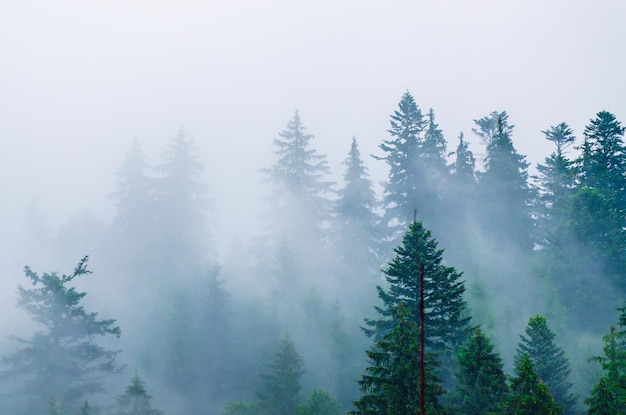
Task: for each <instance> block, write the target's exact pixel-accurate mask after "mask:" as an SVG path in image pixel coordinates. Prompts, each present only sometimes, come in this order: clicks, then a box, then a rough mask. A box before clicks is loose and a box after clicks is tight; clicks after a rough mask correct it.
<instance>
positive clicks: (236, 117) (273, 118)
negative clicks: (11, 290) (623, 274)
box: [0, 0, 626, 242]
mask: <svg viewBox="0 0 626 415" xmlns="http://www.w3.org/2000/svg"><path fill="white" fill-rule="evenodd" d="M625 19H626V2H623V1H617V0H616V1H603V0H600V1H593V2H592V1H561V0H559V1H528V0H525V1H504V0H499V1H495V0H490V1H487V0H480V1H471V2H470V1H461V0H457V1H443V0H439V1H435V0H428V1H417V0H414V1H399V0H391V1H390V0H387V1H363V0H361V1H338V0H335V1H330V0H316V1H306V2H304V1H286V0H280V1H279V0H270V1H260V0H259V1H252V0H247V1H233V0H231V1H221V0H220V1H210V0H209V1H180V0H178V1H132V0H127V1H113V0H109V1H98V0H80V1H78V0H77V1H66V0H58V1H30V0H20V1H8V0H5V1H3V2H1V3H0V53H1V55H0V56H1V58H0V143H1V147H0V148H1V150H0V189H1V191H2V194H3V196H2V207H0V213H1V214H2V219H0V226H2V227H5V229H13V230H16V227H17V224H19V221H20V220H22V218H21V216H20V215H21V214H22V213H21V212H22V210H23V209H24V208H25V207H26V206H28V205H29V204H30V203H32V202H33V201H38V202H39V204H40V206H41V207H42V210H44V212H45V213H46V214H47V215H48V216H49V219H50V220H51V221H53V222H54V221H64V220H66V219H67V217H68V216H69V215H70V214H73V213H76V212H78V211H80V210H81V209H90V210H92V211H94V212H95V214H96V215H98V216H99V217H102V218H103V219H104V220H106V219H107V215H110V213H111V203H110V200H109V199H107V195H108V194H110V193H111V192H112V191H113V189H114V171H115V169H116V168H117V166H118V164H119V162H120V161H121V159H122V158H123V157H124V155H125V153H126V151H127V149H128V147H129V145H130V143H131V141H132V140H133V139H135V138H137V139H139V140H140V141H141V142H142V144H143V145H144V148H145V150H146V152H147V154H148V157H149V161H150V162H152V163H153V162H156V161H157V159H158V155H159V152H160V151H161V149H162V148H163V145H164V143H165V142H166V141H167V140H169V139H170V137H172V136H173V135H175V134H176V133H177V131H178V128H179V125H180V124H181V123H183V124H184V125H185V128H186V130H187V131H188V133H189V135H190V136H192V137H193V138H194V139H195V141H196V144H197V145H198V148H199V151H200V156H201V158H202V161H203V162H204V163H205V166H206V168H207V174H206V181H207V183H208V184H209V186H210V189H211V191H212V194H213V196H214V197H215V199H216V201H217V207H218V209H219V211H218V223H219V229H218V235H219V237H220V238H222V239H224V240H225V239H228V238H230V237H232V235H233V234H235V233H236V234H239V236H242V237H245V236H246V235H242V233H243V232H245V230H246V229H247V227H248V226H252V228H253V229H254V228H255V226H254V223H256V221H257V210H258V205H259V203H258V197H259V196H260V195H261V194H262V193H263V191H262V190H260V189H259V188H258V187H259V180H258V174H257V170H258V169H259V168H263V167H268V166H269V165H271V164H272V163H273V162H274V160H275V159H274V157H273V155H272V153H271V152H272V150H273V147H272V140H273V139H274V138H276V137H277V134H278V132H279V131H281V130H282V129H283V128H284V127H285V125H286V124H287V122H288V120H289V119H290V118H291V116H292V115H293V112H294V111H295V110H296V109H298V110H299V111H300V115H301V118H302V121H303V123H304V125H305V126H306V128H307V131H308V132H309V133H311V134H314V135H315V136H316V139H315V140H314V142H313V146H315V148H316V149H317V150H318V151H319V152H320V153H322V154H327V155H328V158H329V162H330V166H331V168H332V169H333V171H334V173H335V174H336V175H337V176H340V175H341V174H342V171H343V169H342V167H341V166H340V162H341V161H342V160H343V159H344V158H345V156H346V154H347V152H348V149H349V145H350V140H351V138H352V136H353V135H355V136H356V137H357V139H358V140H359V143H360V146H361V152H362V154H363V156H364V159H365V162H366V164H367V165H368V167H369V168H370V170H371V172H372V175H373V179H374V180H375V181H381V180H384V179H385V177H386V167H385V165H384V163H382V162H377V161H375V160H373V159H371V158H370V157H369V155H370V154H380V152H379V151H378V148H377V146H378V145H379V144H380V143H381V141H382V140H383V139H385V138H387V134H386V129H387V128H388V122H389V114H391V113H392V111H393V110H394V109H395V108H396V105H397V103H398V100H399V99H400V97H401V95H402V94H403V93H404V92H405V91H406V90H407V89H408V90H409V91H410V92H411V93H412V94H413V95H414V97H415V99H416V102H417V103H418V105H419V106H420V107H421V108H422V109H423V111H424V112H426V111H427V110H428V108H430V107H433V108H434V110H435V114H436V116H437V121H438V122H439V125H440V127H441V128H442V129H443V131H444V134H445V136H446V139H447V140H448V143H449V146H450V150H453V149H454V147H455V146H456V143H457V137H458V135H459V132H461V131H463V132H464V133H465V136H466V138H470V139H471V141H472V147H471V148H472V150H473V151H474V152H475V153H477V154H479V153H482V151H483V149H482V148H481V147H480V146H479V145H478V142H477V140H475V139H474V138H473V137H472V134H471V128H472V126H473V122H472V120H473V119H476V118H480V117H482V116H484V115H487V114H488V113H489V112H491V111H494V110H498V111H502V110H506V111H507V112H508V113H509V115H510V121H511V122H512V123H513V124H515V125H516V129H515V132H514V136H513V140H514V143H515V145H516V147H517V149H518V151H519V152H521V153H522V154H525V155H527V156H528V160H529V161H531V162H533V163H536V162H538V161H541V160H542V159H543V158H544V157H545V156H547V155H548V154H549V153H550V152H551V151H552V149H551V148H550V147H549V146H548V145H547V143H546V142H545V140H544V139H543V135H542V134H541V132H540V131H541V130H545V129H546V128H548V127H549V126H551V125H555V124H558V123H560V122H562V121H565V122H567V123H569V124H570V125H571V126H572V127H573V128H574V130H575V133H576V135H577V137H579V138H580V137H581V136H582V131H583V128H584V125H585V124H586V123H587V122H588V121H589V119H590V118H592V117H593V116H594V115H595V114H596V113H597V112H598V111H600V110H607V111H610V112H613V113H614V114H616V116H617V117H618V119H619V120H621V121H622V122H626V100H625V99H624V92H625V87H626V82H625V81H624V73H626V72H625V71H624V66H625V65H624V64H625V63H626V58H625V54H624V51H625V49H626V48H625V47H624V42H625V41H626V25H625V24H624V21H626V20H625ZM6 235H7V233H6V232H5V236H6ZM4 241H5V242H6V239H5V240H4Z"/></svg>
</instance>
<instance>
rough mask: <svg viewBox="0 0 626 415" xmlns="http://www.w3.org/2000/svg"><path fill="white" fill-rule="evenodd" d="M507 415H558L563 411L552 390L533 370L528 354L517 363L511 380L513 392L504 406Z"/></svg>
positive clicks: (506, 399)
mask: <svg viewBox="0 0 626 415" xmlns="http://www.w3.org/2000/svg"><path fill="white" fill-rule="evenodd" d="M502 408H503V413H504V414H506V415H558V414H562V413H563V410H562V409H561V407H560V406H559V405H558V404H557V403H556V402H555V401H554V398H553V397H552V395H551V394H550V390H549V389H548V387H547V386H546V384H545V383H543V381H542V380H541V379H539V376H537V374H536V373H535V371H534V369H533V364H532V361H531V359H530V356H528V354H523V355H522V356H521V357H520V358H519V359H518V360H517V362H515V377H514V378H512V379H511V392H510V394H509V395H508V396H507V397H506V398H505V400H504V403H503V405H502Z"/></svg>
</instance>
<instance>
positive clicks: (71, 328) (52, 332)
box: [2, 257, 121, 414]
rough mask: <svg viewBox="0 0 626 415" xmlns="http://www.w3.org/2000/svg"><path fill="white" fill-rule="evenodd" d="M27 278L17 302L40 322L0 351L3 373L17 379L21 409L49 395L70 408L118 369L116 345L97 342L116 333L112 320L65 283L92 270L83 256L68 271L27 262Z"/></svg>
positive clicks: (43, 402) (33, 409) (39, 404)
mask: <svg viewBox="0 0 626 415" xmlns="http://www.w3.org/2000/svg"><path fill="white" fill-rule="evenodd" d="M24 273H25V276H26V278H28V280H29V282H30V283H31V284H32V286H33V288H25V287H23V286H22V285H19V286H18V302H17V306H18V307H19V308H21V309H23V310H25V311H26V312H27V313H28V314H29V315H30V316H31V317H32V319H33V321H35V322H36V323H37V324H38V325H39V326H40V330H38V331H37V332H36V333H35V334H34V335H33V336H32V337H31V338H30V339H22V338H16V340H18V341H19V343H20V344H21V345H22V346H23V347H22V348H20V349H18V350H17V351H15V352H14V353H12V354H9V355H5V356H3V357H2V366H3V367H4V368H5V370H3V372H2V376H3V377H4V378H5V379H11V380H13V381H14V382H15V384H16V385H17V388H16V390H15V391H14V393H16V394H18V396H21V397H23V403H22V407H23V411H24V413H30V414H35V413H41V412H43V411H44V410H45V408H46V407H48V404H49V401H48V400H49V399H50V397H55V398H56V399H58V401H59V403H60V404H61V405H62V406H63V407H67V408H75V407H77V406H78V404H79V402H81V400H82V399H83V398H84V397H85V396H87V395H90V394H93V393H97V392H102V391H103V386H102V379H103V378H104V377H106V376H108V375H112V374H116V373H118V371H119V369H118V367H117V365H116V363H115V358H116V356H117V354H118V353H119V351H116V350H107V349H105V348H104V347H102V346H100V345H98V344H97V342H96V339H97V338H100V337H108V336H111V335H112V336H115V337H119V336H120V334H121V331H120V328H119V327H117V326H115V320H98V313H95V312H87V311H86V310H85V308H84V307H83V306H82V305H81V301H82V300H83V298H84V297H85V295H87V294H86V293H84V292H78V291H76V288H75V287H70V286H69V285H70V284H71V283H73V282H74V280H75V279H79V278H80V277H84V276H86V275H88V274H90V273H91V271H89V270H87V257H84V258H83V259H82V260H81V261H80V262H79V263H78V265H77V266H76V268H75V269H74V271H73V272H72V273H71V274H69V275H62V276H59V275H58V274H57V273H44V274H43V275H39V274H37V273H35V272H33V271H32V270H31V269H30V268H29V267H28V266H27V267H25V268H24Z"/></svg>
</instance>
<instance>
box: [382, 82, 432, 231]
mask: <svg viewBox="0 0 626 415" xmlns="http://www.w3.org/2000/svg"><path fill="white" fill-rule="evenodd" d="M390 124H391V127H390V129H389V130H387V132H388V133H389V135H390V136H391V138H390V139H388V140H383V143H382V144H381V145H380V149H381V150H382V151H383V152H384V153H385V155H384V156H382V157H377V159H379V160H385V162H386V163H387V165H388V166H389V178H388V180H387V181H386V182H385V183H383V186H384V189H383V205H384V207H385V214H384V218H383V219H384V221H383V223H384V225H386V226H387V227H388V228H389V234H390V237H389V238H390V239H391V241H392V243H395V242H396V240H397V238H398V237H399V236H400V235H402V233H403V231H404V229H406V227H407V226H408V224H409V223H410V222H411V219H412V217H413V211H414V210H415V209H417V211H418V216H419V217H422V214H423V210H424V205H425V204H426V203H427V202H426V201H425V200H424V199H422V198H421V196H420V190H421V187H420V185H419V184H420V182H421V179H422V178H421V177H418V173H419V172H418V166H419V148H420V145H421V140H422V138H421V136H420V134H421V133H422V131H423V130H424V128H425V126H426V120H424V116H423V115H422V111H421V109H420V108H419V107H418V105H417V104H416V103H415V99H414V98H413V96H412V95H411V94H410V93H409V92H408V91H407V92H405V93H404V95H402V98H401V99H400V102H399V103H398V109H397V110H395V111H394V113H393V114H392V115H391V120H390Z"/></svg>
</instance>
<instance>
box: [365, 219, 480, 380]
mask: <svg viewBox="0 0 626 415" xmlns="http://www.w3.org/2000/svg"><path fill="white" fill-rule="evenodd" d="M394 252H395V253H396V257H395V258H393V259H392V260H391V261H390V262H389V264H388V266H387V268H385V269H384V270H383V273H384V275H385V279H386V280H387V283H388V284H387V288H386V289H385V288H382V287H380V286H379V287H377V288H378V296H379V298H380V299H381V300H382V305H381V306H376V307H375V309H376V311H377V312H378V314H379V315H380V318H378V319H376V320H366V325H367V327H366V328H365V329H364V330H365V333H366V334H367V335H368V336H370V337H374V338H375V339H381V338H382V337H383V336H384V335H385V334H386V333H388V332H390V331H391V330H392V329H393V328H394V327H395V326H396V325H397V324H398V323H399V322H398V320H397V318H396V317H395V316H396V315H397V312H398V311H397V309H398V307H399V305H400V303H403V304H404V306H405V308H406V312H407V313H408V314H407V316H406V318H407V319H408V320H409V321H411V322H413V323H415V324H419V322H420V315H419V292H420V265H423V267H424V310H425V316H424V325H425V343H426V351H427V352H429V353H435V354H437V355H439V358H440V359H441V363H442V370H443V371H442V377H443V378H444V381H448V382H451V380H452V373H453V372H454V366H455V356H456V354H457V352H458V347H460V345H461V344H462V343H463V342H465V340H466V339H467V338H468V336H469V335H470V333H471V331H472V328H471V327H470V317H468V310H467V305H466V303H465V300H464V299H463V295H464V292H465V285H464V282H463V280H461V276H462V274H461V273H459V272H457V270H456V269H454V268H453V267H449V266H445V265H443V262H442V254H443V250H441V249H438V248H437V242H436V241H435V240H434V239H433V238H432V236H431V233H430V231H428V230H427V229H425V228H424V227H423V226H422V224H421V223H420V222H414V223H412V224H411V225H410V226H409V230H408V232H407V233H406V234H405V235H404V238H403V240H402V245H400V246H398V247H397V248H396V249H395V250H394Z"/></svg>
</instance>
